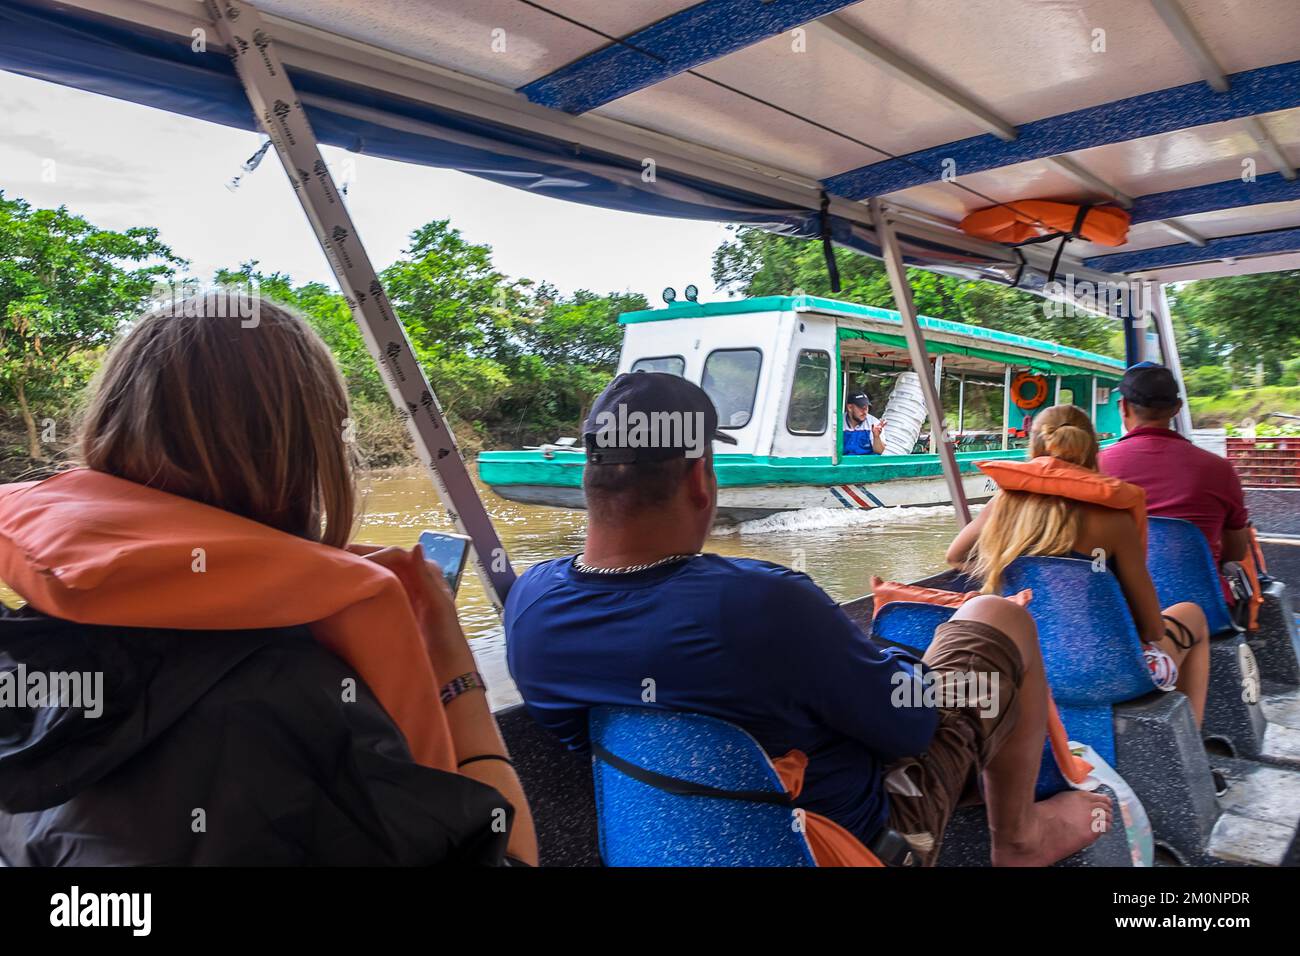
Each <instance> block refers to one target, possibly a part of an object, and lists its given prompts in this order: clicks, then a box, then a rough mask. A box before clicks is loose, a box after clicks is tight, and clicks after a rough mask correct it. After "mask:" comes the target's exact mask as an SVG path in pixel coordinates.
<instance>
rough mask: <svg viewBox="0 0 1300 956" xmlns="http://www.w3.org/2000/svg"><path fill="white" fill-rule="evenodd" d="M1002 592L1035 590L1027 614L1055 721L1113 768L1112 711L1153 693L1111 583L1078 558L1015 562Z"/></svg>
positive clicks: (1124, 604)
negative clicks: (1040, 652)
mask: <svg viewBox="0 0 1300 956" xmlns="http://www.w3.org/2000/svg"><path fill="white" fill-rule="evenodd" d="M1002 588H1003V593H1005V594H1015V593H1017V592H1018V591H1023V590H1024V589H1025V588H1029V589H1031V590H1032V591H1033V592H1034V597H1033V600H1032V601H1031V602H1030V604H1029V612H1030V613H1031V614H1032V615H1033V617H1034V621H1035V623H1036V624H1037V625H1038V639H1039V644H1040V645H1041V647H1042V649H1043V667H1044V670H1045V672H1046V674H1047V683H1048V686H1050V687H1051V688H1052V696H1053V698H1055V700H1056V707H1057V710H1058V711H1060V714H1061V721H1062V723H1064V724H1065V726H1066V728H1067V729H1068V731H1069V733H1070V736H1071V737H1073V738H1074V739H1075V740H1080V741H1083V742H1085V743H1087V744H1090V745H1091V746H1092V748H1093V749H1094V750H1096V751H1097V753H1098V754H1099V755H1100V756H1101V757H1102V758H1103V759H1104V760H1105V761H1106V762H1107V763H1109V764H1110V765H1111V766H1112V767H1113V766H1115V731H1114V725H1113V709H1114V706H1115V705H1116V704H1118V703H1122V702H1123V701H1127V700H1133V699H1135V698H1137V697H1141V696H1143V695H1146V694H1150V693H1151V692H1152V691H1154V690H1155V686H1154V685H1153V684H1152V682H1151V672H1150V671H1149V670H1148V669H1147V665H1146V661H1145V660H1144V659H1143V657H1142V642H1141V640H1140V639H1139V637H1138V633H1137V628H1136V626H1135V625H1134V623H1133V616H1132V614H1131V613H1130V612H1129V608H1128V602H1127V601H1126V600H1125V599H1124V592H1123V591H1122V590H1121V589H1120V586H1119V581H1118V579H1116V577H1115V575H1114V574H1112V573H1111V572H1110V571H1108V570H1105V569H1104V568H1103V569H1101V570H1094V569H1093V563H1092V562H1091V561H1085V560H1082V559H1080V558H1017V559H1016V560H1015V561H1013V562H1012V563H1011V564H1010V565H1009V566H1008V567H1007V569H1006V571H1005V572H1004V575H1003V583H1002Z"/></svg>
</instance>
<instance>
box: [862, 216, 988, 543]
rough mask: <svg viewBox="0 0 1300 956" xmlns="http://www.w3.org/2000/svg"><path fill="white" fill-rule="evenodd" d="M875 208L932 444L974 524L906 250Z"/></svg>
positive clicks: (960, 507)
mask: <svg viewBox="0 0 1300 956" xmlns="http://www.w3.org/2000/svg"><path fill="white" fill-rule="evenodd" d="M871 212H872V218H873V219H874V220H875V223H876V233H877V235H878V236H879V238H880V251H881V253H882V254H883V255H884V259H885V271H886V272H888V273H889V288H890V290H891V291H892V292H893V294H894V305H896V306H897V307H898V314H899V316H900V317H901V318H902V322H903V331H904V333H906V335H907V352H908V355H909V357H910V358H911V361H912V368H913V369H915V370H916V371H917V373H918V374H917V378H918V379H919V380H920V383H921V392H922V394H923V395H924V396H925V407H926V411H927V412H928V413H929V416H930V442H931V446H930V447H931V449H932V450H936V451H937V452H938V454H939V464H940V465H941V466H942V467H943V477H944V480H945V481H946V482H947V484H948V493H949V494H950V495H952V507H953V510H954V511H955V512H956V514H957V526H958V527H962V528H964V527H965V526H966V525H968V524H970V504H969V502H967V501H966V489H965V488H964V487H962V483H961V470H960V469H959V468H958V467H957V455H956V453H955V452H954V451H953V443H952V441H951V440H950V439H949V438H948V430H947V428H946V427H945V426H944V420H943V406H942V404H940V402H939V390H938V389H937V388H936V387H935V382H934V380H933V379H931V378H930V376H928V375H926V374H924V370H925V367H926V365H927V364H928V361H927V358H926V354H925V337H924V335H922V333H921V324H920V323H919V322H918V321H917V318H916V303H915V302H914V301H913V300H912V286H911V283H909V282H908V280H907V267H906V266H905V265H904V264H903V250H902V248H901V247H900V246H899V244H898V235H897V234H896V233H895V232H894V224H893V223H892V222H890V221H889V220H888V219H887V218H886V216H885V213H884V210H883V209H881V206H880V201H879V200H877V199H873V200H871Z"/></svg>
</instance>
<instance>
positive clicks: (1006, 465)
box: [977, 455, 1147, 554]
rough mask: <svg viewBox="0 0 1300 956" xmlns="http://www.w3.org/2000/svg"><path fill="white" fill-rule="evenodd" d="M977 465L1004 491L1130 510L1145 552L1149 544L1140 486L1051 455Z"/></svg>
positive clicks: (1145, 510)
mask: <svg viewBox="0 0 1300 956" xmlns="http://www.w3.org/2000/svg"><path fill="white" fill-rule="evenodd" d="M977 467H978V468H979V470H980V471H982V472H984V474H986V475H988V476H989V477H990V478H992V479H993V480H994V481H995V482H997V486H998V487H999V488H1001V489H1002V490H1003V491H1028V492H1032V493H1034V494H1039V495H1055V496H1057V497H1059V498H1069V499H1071V500H1073V501H1082V502H1086V503H1087V504H1092V505H1101V506H1102V507H1103V508H1115V509H1116V510H1119V511H1127V512H1128V513H1129V514H1130V515H1132V516H1133V523H1134V524H1136V525H1137V529H1138V537H1139V539H1140V540H1141V542H1142V553H1143V554H1145V553H1146V546H1147V493H1146V491H1145V490H1143V489H1142V488H1141V487H1140V486H1139V485H1134V484H1131V483H1129V482H1127V481H1120V480H1119V479H1118V478H1112V477H1111V476H1110V475H1103V474H1102V473H1101V472H1098V471H1090V470H1089V469H1087V468H1084V467H1083V466H1082V465H1076V464H1073V463H1071V462H1068V461H1062V460H1061V459H1060V458H1053V457H1052V456H1051V455H1040V456H1039V457H1038V458H1035V459H1033V460H1031V461H1000V460H992V461H981V462H978V463H977Z"/></svg>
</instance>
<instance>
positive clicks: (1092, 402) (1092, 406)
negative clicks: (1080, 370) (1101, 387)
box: [1088, 375, 1097, 431]
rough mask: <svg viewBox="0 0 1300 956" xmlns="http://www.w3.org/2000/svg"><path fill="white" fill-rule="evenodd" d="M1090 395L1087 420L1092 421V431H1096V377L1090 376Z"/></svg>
mask: <svg viewBox="0 0 1300 956" xmlns="http://www.w3.org/2000/svg"><path fill="white" fill-rule="evenodd" d="M1091 381H1092V395H1091V397H1090V398H1089V404H1088V418H1090V419H1091V420H1092V428H1093V431H1096V429H1097V376H1095V375H1094V376H1092V379H1091Z"/></svg>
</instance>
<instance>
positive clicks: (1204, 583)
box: [1147, 518, 1235, 634]
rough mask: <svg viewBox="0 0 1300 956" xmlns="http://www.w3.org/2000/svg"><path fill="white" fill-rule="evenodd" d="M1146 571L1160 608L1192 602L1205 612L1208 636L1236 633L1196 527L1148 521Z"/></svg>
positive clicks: (1167, 520)
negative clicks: (1158, 599) (1149, 576)
mask: <svg viewBox="0 0 1300 956" xmlns="http://www.w3.org/2000/svg"><path fill="white" fill-rule="evenodd" d="M1147 569H1148V570H1149V571H1150V572H1151V580H1152V581H1154V582H1155V585H1156V595H1157V596H1158V597H1159V598H1160V606H1161V607H1169V606H1171V605H1173V604H1180V603H1182V602H1183V601H1191V602H1192V603H1193V604H1199V605H1200V607H1201V610H1202V611H1204V612H1205V618H1206V620H1207V621H1208V622H1209V624H1210V633H1211V634H1222V633H1231V632H1233V631H1234V630H1235V628H1234V627H1233V625H1232V616H1231V614H1230V613H1229V612H1228V602H1227V601H1226V600H1224V597H1223V585H1222V584H1221V583H1220V581H1219V569H1218V568H1216V567H1215V566H1214V554H1213V552H1211V551H1210V543H1209V542H1208V541H1206V540H1205V535H1204V534H1202V533H1201V529H1200V528H1198V527H1196V525H1194V524H1192V523H1191V522H1190V521H1183V520H1182V519H1181V518H1150V519H1148V522H1147Z"/></svg>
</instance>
